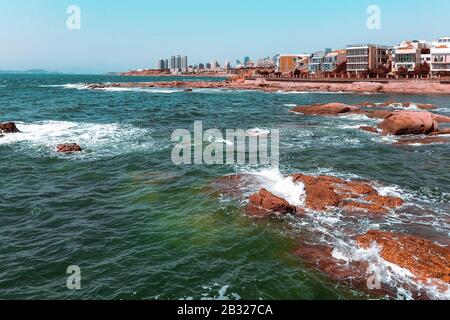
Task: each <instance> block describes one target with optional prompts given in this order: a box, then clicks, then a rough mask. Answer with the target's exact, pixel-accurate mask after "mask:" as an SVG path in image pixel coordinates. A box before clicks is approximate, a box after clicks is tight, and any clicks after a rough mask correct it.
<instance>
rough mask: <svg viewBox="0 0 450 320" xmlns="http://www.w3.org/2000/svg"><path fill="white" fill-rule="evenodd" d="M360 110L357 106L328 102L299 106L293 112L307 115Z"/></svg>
mask: <svg viewBox="0 0 450 320" xmlns="http://www.w3.org/2000/svg"><path fill="white" fill-rule="evenodd" d="M356 110H358V108H357V107H353V106H349V105H347V104H343V103H328V104H317V105H309V106H298V107H297V108H295V109H294V110H292V112H297V113H302V114H305V115H330V116H332V115H339V114H343V113H349V112H352V111H356Z"/></svg>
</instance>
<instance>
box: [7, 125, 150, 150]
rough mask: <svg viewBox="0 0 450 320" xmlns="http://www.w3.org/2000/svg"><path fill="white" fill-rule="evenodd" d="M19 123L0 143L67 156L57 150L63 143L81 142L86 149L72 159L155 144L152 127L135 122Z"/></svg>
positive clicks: (137, 148) (144, 147)
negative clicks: (146, 127) (141, 125)
mask: <svg viewBox="0 0 450 320" xmlns="http://www.w3.org/2000/svg"><path fill="white" fill-rule="evenodd" d="M16 125H17V127H18V129H19V130H20V131H21V132H20V133H14V134H6V135H4V137H2V138H1V139H0V146H2V145H8V146H11V147H13V148H14V149H16V148H18V149H19V150H21V151H27V153H31V154H34V155H36V154H37V155H42V154H44V155H46V156H58V157H66V155H61V154H58V153H56V151H55V149H56V146H57V145H58V144H61V143H77V144H79V145H80V146H81V147H82V149H83V152H81V153H79V154H73V155H71V156H70V158H71V159H72V158H73V159H80V158H88V159H90V158H102V157H109V156H115V155H119V154H124V153H129V152H133V151H139V150H146V149H148V148H152V147H154V144H153V140H152V138H151V133H152V132H151V130H147V129H141V128H137V127H134V126H131V125H122V124H115V123H113V124H96V123H79V122H68V121H43V122H36V123H24V122H17V123H16Z"/></svg>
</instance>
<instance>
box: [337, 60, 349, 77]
mask: <svg viewBox="0 0 450 320" xmlns="http://www.w3.org/2000/svg"><path fill="white" fill-rule="evenodd" d="M334 73H335V74H337V75H341V74H345V73H347V61H344V62H342V63H339V64H337V65H336V70H334Z"/></svg>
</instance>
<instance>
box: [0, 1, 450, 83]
mask: <svg viewBox="0 0 450 320" xmlns="http://www.w3.org/2000/svg"><path fill="white" fill-rule="evenodd" d="M133 4H134V5H133ZM70 5H76V6H78V7H79V8H80V10H81V20H80V21H81V25H80V26H81V28H80V29H79V30H69V29H68V28H67V25H66V22H67V20H68V18H69V16H70V14H68V13H67V12H66V11H67V8H68V7H69V6H70ZM370 5H377V6H379V7H380V9H381V29H379V30H370V29H368V28H367V26H366V22H367V19H368V17H369V14H368V13H367V8H368V7H369V6H370ZM286 8H288V10H287V9H286ZM0 12H1V14H2V19H0V35H1V38H2V39H3V41H4V43H6V44H7V45H6V46H5V47H4V48H3V50H1V51H0V70H5V71H9V70H17V71H21V70H29V69H45V70H48V71H57V72H64V73H85V74H91V73H107V72H120V71H127V70H130V69H141V68H153V67H155V62H156V60H157V59H159V58H169V57H170V56H171V55H178V54H179V55H187V56H188V57H189V64H197V63H199V62H207V61H210V60H212V59H217V60H218V61H219V63H221V64H223V62H224V61H225V60H229V61H231V62H232V63H233V64H234V62H235V60H236V59H240V60H242V58H243V57H244V56H250V57H251V58H252V59H257V58H262V57H267V56H272V55H274V54H277V53H303V52H314V51H319V50H323V49H324V48H333V49H339V48H344V47H345V46H346V45H347V44H349V43H360V42H361V43H367V42H370V43H379V44H386V45H395V44H398V43H400V42H401V41H403V40H408V39H417V40H429V41H431V40H434V39H437V38H439V37H442V36H445V35H448V34H446V33H447V32H448V30H450V22H449V21H448V18H447V17H448V12H450V3H449V2H448V1H438V0H432V1H428V2H419V3H417V4H414V6H412V5H411V4H410V2H409V1H407V0H399V1H395V2H389V1H387V0H379V1H366V0H361V1H358V2H357V3H356V2H355V1H341V2H330V1H326V0H318V1H315V2H314V3H313V2H306V3H301V2H296V3H292V1H289V0H281V1H278V2H277V3H276V4H275V5H274V3H273V2H271V1H267V0H258V1H256V0H248V1H245V2H243V1H238V0H229V1H216V2H214V3H210V1H206V0H195V1H189V2H187V1H180V0H173V1H172V2H171V4H170V6H168V5H167V4H166V3H151V2H148V1H142V0H135V1H130V2H127V3H119V2H114V3H111V2H107V1H105V0H99V1H96V2H95V3H94V2H92V1H87V0H78V1H75V0H72V1H65V0H64V1H58V3H56V2H55V1H50V0H41V1H39V0H23V1H21V2H20V3H16V2H8V1H5V0H0Z"/></svg>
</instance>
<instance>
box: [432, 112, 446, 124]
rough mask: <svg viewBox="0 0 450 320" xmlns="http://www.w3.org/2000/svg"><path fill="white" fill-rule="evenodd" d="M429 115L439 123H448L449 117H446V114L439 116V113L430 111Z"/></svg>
mask: <svg viewBox="0 0 450 320" xmlns="http://www.w3.org/2000/svg"><path fill="white" fill-rule="evenodd" d="M431 117H432V118H433V120H434V121H436V122H439V123H441V122H443V123H450V117H447V116H441V115H440V114H435V113H432V114H431Z"/></svg>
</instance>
